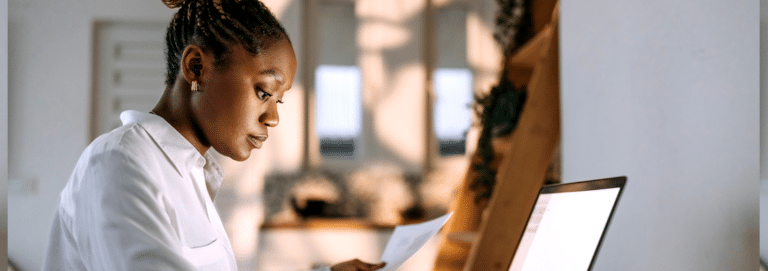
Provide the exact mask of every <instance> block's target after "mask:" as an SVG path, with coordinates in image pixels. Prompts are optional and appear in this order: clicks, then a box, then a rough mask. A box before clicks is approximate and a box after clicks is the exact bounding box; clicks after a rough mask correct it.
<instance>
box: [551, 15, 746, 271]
mask: <svg viewBox="0 0 768 271" xmlns="http://www.w3.org/2000/svg"><path fill="white" fill-rule="evenodd" d="M759 8H760V7H759V5H758V2H756V1H748V0H740V1H714V0H706V1H699V0H686V1H683V0H678V1H667V0H648V1H628V0H624V1H608V0H582V1H561V31H560V34H561V46H560V48H561V72H562V73H561V80H562V81H561V84H562V91H561V104H562V147H563V148H562V154H563V178H564V180H566V181H580V180H587V179H594V178H602V177H611V176H616V175H626V176H628V184H627V187H626V191H625V193H624V195H623V197H622V199H621V201H620V203H619V206H618V209H617V211H616V215H615V216H614V220H613V222H612V224H611V227H610V229H609V230H608V234H607V237H606V240H605V243H604V244H603V247H602V249H601V251H600V255H599V257H598V260H597V264H596V268H595V270H754V269H756V268H757V262H758V258H757V251H758V227H759V226H758V185H759V178H760V175H759V173H760V167H759V158H760V151H759V146H760V137H759V136H760V130H759V129H760V93H759V82H760V81H759V79H760V78H759V58H758V54H759V24H758V23H759Z"/></svg>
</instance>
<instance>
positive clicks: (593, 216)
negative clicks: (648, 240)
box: [509, 177, 626, 271]
mask: <svg viewBox="0 0 768 271" xmlns="http://www.w3.org/2000/svg"><path fill="white" fill-rule="evenodd" d="M625 181H626V178H625V177H617V178H611V179H602V180H594V181H586V182H579V183H567V184H559V185H552V186H545V187H543V188H542V189H541V190H540V192H539V195H538V197H537V199H536V203H535V204H534V206H533V211H532V212H531V215H530V217H529V218H528V223H527V225H526V228H525V231H524V232H523V235H522V238H521V239H520V243H519V245H518V247H517V250H516V251H515V254H514V256H513V257H512V263H511V264H510V267H509V270H510V271H512V270H522V271H530V270H580V271H582V270H589V269H590V268H591V265H592V262H593V259H594V257H595V255H596V254H597V249H598V247H599V244H600V241H601V239H602V236H603V233H604V231H605V229H606V228H607V226H608V223H609V221H610V217H611V214H612V213H613V209H614V206H615V205H616V203H617V201H618V199H619V196H620V195H621V189H622V188H623V186H624V183H625Z"/></svg>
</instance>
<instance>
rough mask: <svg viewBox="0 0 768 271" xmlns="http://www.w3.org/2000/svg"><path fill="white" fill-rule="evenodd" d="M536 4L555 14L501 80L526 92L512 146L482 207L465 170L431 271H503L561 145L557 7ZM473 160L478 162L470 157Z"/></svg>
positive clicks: (509, 63) (509, 64)
mask: <svg viewBox="0 0 768 271" xmlns="http://www.w3.org/2000/svg"><path fill="white" fill-rule="evenodd" d="M538 2H539V3H542V2H544V3H545V4H543V5H544V6H546V5H547V2H548V3H551V5H554V7H552V6H551V5H550V6H549V8H551V9H548V10H554V11H553V12H552V13H551V20H546V21H548V22H549V23H548V24H546V25H545V26H543V25H541V24H540V26H541V27H540V30H539V29H537V34H536V36H535V37H534V38H533V39H531V40H530V41H529V42H528V43H526V44H525V45H524V46H523V47H521V48H520V49H519V50H518V51H517V52H516V53H515V54H514V55H513V56H511V57H509V58H508V59H507V60H506V64H505V65H506V70H507V74H506V75H505V76H507V78H508V79H510V80H511V81H512V82H514V83H515V85H527V89H528V99H527V101H526V104H525V106H524V107H523V108H524V109H523V112H522V115H521V116H520V121H519V123H518V126H517V128H516V129H515V131H514V132H512V134H511V135H510V136H511V141H512V147H511V148H510V149H509V151H508V152H507V153H506V154H505V155H504V158H503V160H502V161H501V164H500V166H499V170H498V175H497V178H496V179H497V182H496V187H495V188H494V193H493V196H492V197H491V200H490V201H489V202H487V203H486V202H476V201H475V193H474V191H472V190H471V187H470V186H471V183H472V180H474V177H475V175H474V174H477V173H476V172H474V171H473V170H472V169H471V167H470V170H469V171H468V172H467V174H466V176H465V180H464V182H463V184H462V186H461V188H460V189H459V191H458V194H457V197H456V199H454V202H453V205H452V207H451V210H452V211H453V212H454V215H453V217H452V219H451V220H450V221H449V222H448V223H447V224H446V226H445V227H444V228H443V232H444V236H445V237H444V238H443V240H441V244H440V248H439V250H438V256H437V260H436V262H435V268H434V270H435V271H455V270H465V271H495V270H499V271H501V270H504V269H505V268H506V267H507V264H508V263H509V261H510V260H511V259H512V256H513V253H514V250H515V248H516V246H517V244H518V242H519V239H520V235H521V233H522V232H523V230H524V229H525V223H526V221H527V218H528V215H529V213H530V211H531V208H532V207H533V203H534V201H535V198H536V195H537V193H538V190H539V189H540V188H541V186H542V184H543V183H544V181H545V175H546V172H547V168H548V166H549V164H550V162H551V161H552V158H553V156H554V152H555V148H556V147H557V144H558V142H559V140H560V101H559V99H560V97H559V89H560V80H559V59H558V52H559V46H558V42H559V39H558V34H559V31H558V21H559V20H558V5H557V4H556V2H553V1H538ZM541 6H542V5H541V4H540V5H539V7H541ZM535 7H536V6H535V5H534V8H535ZM540 10H541V9H540ZM534 11H535V9H534ZM538 17H542V16H538ZM545 17H546V16H545ZM536 18H537V16H536V15H534V20H536ZM545 19H548V18H545ZM539 20H540V21H541V20H542V19H539ZM534 24H535V22H534ZM534 27H536V26H534ZM472 159H473V160H472V161H474V159H479V158H478V157H476V156H474V155H473V157H472ZM486 205H487V206H486ZM481 214H482V215H481Z"/></svg>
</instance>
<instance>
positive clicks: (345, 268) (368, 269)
mask: <svg viewBox="0 0 768 271" xmlns="http://www.w3.org/2000/svg"><path fill="white" fill-rule="evenodd" d="M384 265H385V263H379V264H370V263H366V262H363V261H361V260H358V259H354V260H350V261H346V262H343V263H339V264H336V265H334V266H332V267H331V271H373V270H379V269H381V268H382V267H384Z"/></svg>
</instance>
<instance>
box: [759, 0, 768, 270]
mask: <svg viewBox="0 0 768 271" xmlns="http://www.w3.org/2000/svg"><path fill="white" fill-rule="evenodd" d="M766 52H768V1H766V0H760V180H761V182H760V259H761V260H763V261H765V260H768V140H766V139H768V110H766V108H768V54H766Z"/></svg>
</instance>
